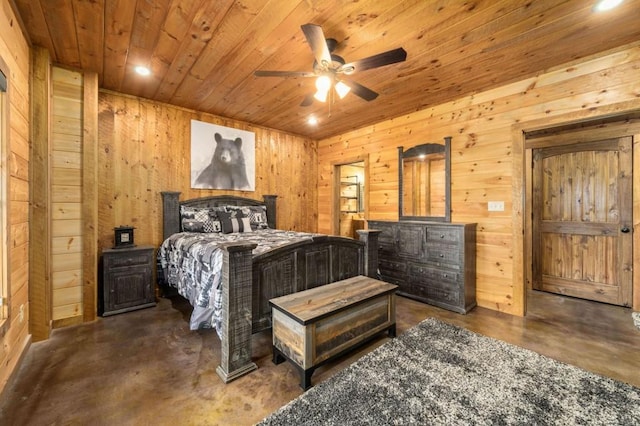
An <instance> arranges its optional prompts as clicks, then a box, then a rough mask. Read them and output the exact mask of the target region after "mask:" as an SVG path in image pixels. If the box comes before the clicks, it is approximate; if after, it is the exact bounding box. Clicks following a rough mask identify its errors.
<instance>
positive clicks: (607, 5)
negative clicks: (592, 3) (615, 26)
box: [595, 0, 622, 12]
mask: <svg viewBox="0 0 640 426" xmlns="http://www.w3.org/2000/svg"><path fill="white" fill-rule="evenodd" d="M620 3H622V0H600V1H599V2H597V3H596V7H595V10H596V12H604V11H606V10H611V9H613V8H614V7H617V6H620Z"/></svg>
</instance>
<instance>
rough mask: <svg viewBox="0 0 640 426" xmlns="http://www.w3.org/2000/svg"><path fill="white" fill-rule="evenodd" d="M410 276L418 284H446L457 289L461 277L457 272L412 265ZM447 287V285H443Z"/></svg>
mask: <svg viewBox="0 0 640 426" xmlns="http://www.w3.org/2000/svg"><path fill="white" fill-rule="evenodd" d="M409 275H410V276H411V277H412V278H414V279H415V280H416V281H418V282H424V283H440V282H442V283H446V286H452V287H455V286H456V284H457V283H458V278H459V275H458V273H457V272H455V271H450V270H446V269H438V268H434V267H431V266H427V265H419V264H411V265H410V266H409ZM443 285H445V284H443Z"/></svg>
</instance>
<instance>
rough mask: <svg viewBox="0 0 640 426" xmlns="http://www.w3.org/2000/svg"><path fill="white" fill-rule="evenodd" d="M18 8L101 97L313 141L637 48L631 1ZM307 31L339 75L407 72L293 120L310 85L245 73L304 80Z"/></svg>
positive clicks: (52, 1)
mask: <svg viewBox="0 0 640 426" xmlns="http://www.w3.org/2000/svg"><path fill="white" fill-rule="evenodd" d="M14 1H15V3H16V6H17V9H18V12H19V14H20V16H21V18H22V20H23V21H24V24H25V27H26V28H27V30H28V32H29V37H30V39H31V41H32V43H34V44H36V45H41V46H44V47H45V48H47V49H48V50H49V51H50V52H51V55H52V58H53V60H54V61H55V62H56V63H59V64H62V65H64V66H69V67H73V68H78V69H84V70H90V71H96V72H97V73H98V75H99V82H100V86H101V87H103V88H105V89H110V90H114V91H118V92H122V93H126V94H131V95H136V96H141V97H145V98H149V99H154V100H158V101H162V102H167V103H171V104H174V105H178V106H183V107H186V108H192V109H195V110H199V111H205V112H210V113H212V114H216V115H221V116H225V117H229V118H233V119H238V120H243V121H248V122H250V123H254V124H257V125H261V126H267V127H271V128H275V129H279V130H283V131H287V132H291V133H295V134H298V135H305V136H308V137H311V138H314V139H322V138H325V137H328V136H332V135H336V134H341V133H344V132H346V131H348V130H352V129H356V128H359V127H362V126H365V125H367V124H371V123H375V122H377V121H381V120H384V119H389V118H393V117H397V116H400V115H404V114H408V113H411V112H412V111H416V110H419V109H423V108H425V107H428V106H429V105H436V104H440V103H442V102H445V101H450V100H453V99H456V98H458V97H460V96H462V95H468V94H472V93H475V92H478V91H482V90H486V89H488V88H491V87H496V86H499V85H502V84H505V83H509V82H513V81H517V80H521V79H523V78H526V77H531V76H535V75H536V74H538V73H540V72H541V71H543V70H546V69H549V68H553V67H556V66H558V65H560V64H564V63H567V62H570V61H573V60H576V59H580V58H584V57H588V56H590V55H594V54H596V53H598V52H602V51H605V50H609V49H614V48H617V47H619V46H622V45H624V44H628V43H630V42H635V41H638V40H640V0H626V1H625V2H624V3H623V4H622V5H621V6H620V7H619V8H618V9H615V10H613V11H609V12H602V13H594V11H593V6H594V2H595V0H567V1H561V0H536V1H531V0H529V1H515V0H475V1H471V0H469V1H463V0H449V1H447V0H399V1H391V0H359V1H358V0H352V1H346V0H270V1H266V0H237V1H233V0H213V1H212V0H14ZM305 23H314V24H317V25H321V26H322V28H323V30H324V34H325V36H326V37H331V38H335V39H336V40H337V41H338V42H339V44H338V46H337V48H336V50H335V52H334V53H336V54H338V55H340V56H342V57H343V58H345V60H346V61H347V62H350V61H354V60H357V59H361V58H364V57H368V56H370V55H374V54H376V53H379V52H383V51H386V50H390V49H394V48H397V47H403V48H404V49H405V50H406V51H407V52H408V56H407V60H406V61H405V62H402V63H398V64H393V65H388V66H385V67H381V68H377V69H372V70H366V71H362V72H360V73H355V74H353V75H352V76H351V78H352V79H353V80H355V81H357V82H358V83H360V84H362V85H364V86H366V87H368V88H370V89H372V90H374V91H376V92H378V93H379V94H380V96H379V97H378V98H377V99H375V100H374V101H371V102H366V101H364V100H362V99H360V98H358V97H357V96H355V95H353V94H349V95H347V97H346V98H345V99H342V100H336V101H335V103H333V104H332V105H329V104H327V103H325V104H323V103H320V102H317V101H316V102H314V103H313V104H312V105H311V106H308V107H302V106H300V103H301V101H302V100H303V98H304V97H305V95H307V94H309V93H313V92H314V90H315V89H314V79H313V78H287V79H285V78H277V77H260V78H258V77H254V75H253V73H254V71H255V70H259V69H262V70H286V71H289V70H290V71H312V64H313V54H312V52H311V50H310V48H309V45H308V44H307V42H306V39H305V37H304V35H303V33H302V31H301V29H300V26H301V25H302V24H305ZM137 65H147V66H149V67H150V68H151V70H152V75H151V76H150V77H146V78H145V77H141V76H139V75H137V74H136V73H135V72H134V68H135V66H137ZM310 115H315V116H316V117H318V120H319V124H318V125H317V126H310V125H308V124H307V122H306V120H307V118H308V117H309V116H310Z"/></svg>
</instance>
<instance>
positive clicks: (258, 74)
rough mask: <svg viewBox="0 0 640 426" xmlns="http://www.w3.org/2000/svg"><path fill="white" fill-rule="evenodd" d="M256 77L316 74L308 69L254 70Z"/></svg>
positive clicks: (309, 75) (311, 75)
mask: <svg viewBox="0 0 640 426" xmlns="http://www.w3.org/2000/svg"><path fill="white" fill-rule="evenodd" d="M253 75H255V76H256V77H292V78H298V77H316V74H315V73H313V72H308V71H260V70H259V71H256V72H254V73H253Z"/></svg>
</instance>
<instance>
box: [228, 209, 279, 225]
mask: <svg viewBox="0 0 640 426" xmlns="http://www.w3.org/2000/svg"><path fill="white" fill-rule="evenodd" d="M227 211H229V212H230V211H239V212H242V214H243V215H244V216H245V217H248V218H249V222H250V223H251V229H254V230H255V229H268V228H269V223H268V222H267V208H266V207H265V206H227Z"/></svg>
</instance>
